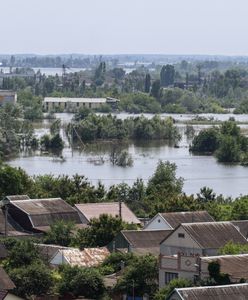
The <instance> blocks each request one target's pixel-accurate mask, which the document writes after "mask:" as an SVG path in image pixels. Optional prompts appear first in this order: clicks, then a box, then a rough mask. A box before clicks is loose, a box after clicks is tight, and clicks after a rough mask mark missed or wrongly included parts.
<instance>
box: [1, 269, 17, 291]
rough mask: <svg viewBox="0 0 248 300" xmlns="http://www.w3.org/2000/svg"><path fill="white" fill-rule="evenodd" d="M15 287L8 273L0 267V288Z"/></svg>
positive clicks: (10, 288)
mask: <svg viewBox="0 0 248 300" xmlns="http://www.w3.org/2000/svg"><path fill="white" fill-rule="evenodd" d="M14 288H15V285H14V283H13V281H12V280H11V279H10V278H9V275H8V274H7V273H6V272H5V271H4V269H3V268H2V267H0V290H12V289H14Z"/></svg>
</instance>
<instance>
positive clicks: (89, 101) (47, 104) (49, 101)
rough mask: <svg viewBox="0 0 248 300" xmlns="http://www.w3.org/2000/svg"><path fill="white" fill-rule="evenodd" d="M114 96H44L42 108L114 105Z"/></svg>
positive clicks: (67, 108) (74, 108)
mask: <svg viewBox="0 0 248 300" xmlns="http://www.w3.org/2000/svg"><path fill="white" fill-rule="evenodd" d="M118 101H119V100H118V99H114V98H109V97H108V98H67V97H63V98H58V97H45V98H44V101H43V108H44V109H45V110H46V111H52V110H53V111H54V110H59V111H68V110H69V111H75V110H78V109H79V108H90V109H95V108H100V107H101V106H102V105H104V104H109V105H114V104H116V103H117V102H118Z"/></svg>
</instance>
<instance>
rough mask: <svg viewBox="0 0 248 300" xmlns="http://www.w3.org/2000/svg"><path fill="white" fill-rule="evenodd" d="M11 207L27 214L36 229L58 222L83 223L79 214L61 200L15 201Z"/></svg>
mask: <svg viewBox="0 0 248 300" xmlns="http://www.w3.org/2000/svg"><path fill="white" fill-rule="evenodd" d="M11 205H13V206H14V207H15V208H17V209H20V210H21V211H23V212H24V213H26V214H27V215H28V216H29V218H30V221H31V223H32V225H33V227H34V228H36V229H39V228H42V229H44V228H46V226H50V225H52V224H53V223H54V222H56V221H58V220H63V221H71V222H74V223H76V224H80V223H82V222H81V220H80V217H79V215H78V212H77V211H76V210H75V209H74V208H73V207H71V206H70V205H69V204H68V203H66V202H65V201H64V200H62V199H61V198H49V199H28V200H14V201H11ZM43 231H44V230H43Z"/></svg>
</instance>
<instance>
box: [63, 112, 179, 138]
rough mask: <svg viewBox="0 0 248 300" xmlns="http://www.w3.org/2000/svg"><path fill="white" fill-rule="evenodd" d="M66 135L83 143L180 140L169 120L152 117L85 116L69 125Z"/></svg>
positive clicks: (176, 130)
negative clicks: (122, 118) (112, 140)
mask: <svg viewBox="0 0 248 300" xmlns="http://www.w3.org/2000/svg"><path fill="white" fill-rule="evenodd" d="M72 126H73V129H74V130H72V128H71V127H72ZM67 132H68V134H70V133H73V139H74V140H78V138H79V137H80V139H81V140H83V141H94V140H110V139H118V140H123V139H136V140H137V139H139V140H142V139H144V140H159V139H165V140H169V141H177V140H179V139H180V135H179V133H178V129H177V128H176V127H175V126H174V124H173V120H172V119H171V118H167V119H162V118H160V117H159V116H154V117H153V118H152V119H147V118H145V117H144V116H141V117H136V118H127V119H125V120H121V119H118V118H117V117H115V116H112V115H106V116H97V115H95V114H89V115H87V116H86V117H85V118H84V119H83V120H81V121H79V122H76V123H73V124H69V126H68V128H67Z"/></svg>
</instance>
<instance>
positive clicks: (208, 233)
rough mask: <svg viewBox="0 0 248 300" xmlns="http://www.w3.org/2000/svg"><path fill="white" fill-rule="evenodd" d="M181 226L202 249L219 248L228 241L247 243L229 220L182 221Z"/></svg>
mask: <svg viewBox="0 0 248 300" xmlns="http://www.w3.org/2000/svg"><path fill="white" fill-rule="evenodd" d="M181 226H182V227H183V228H184V229H185V230H186V231H187V232H188V233H189V235H190V236H191V237H192V238H193V239H194V240H195V241H196V242H197V243H198V244H199V245H200V246H202V247H203V248H204V249H208V248H213V249H217V248H221V247H223V246H224V245H225V244H226V243H227V242H229V241H233V242H234V243H237V244H248V242H247V240H246V239H245V237H244V236H243V235H242V234H241V233H240V232H239V231H238V229H237V228H236V227H235V226H234V225H233V224H232V223H231V222H209V223H208V222H206V223H183V224H182V225H181Z"/></svg>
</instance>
